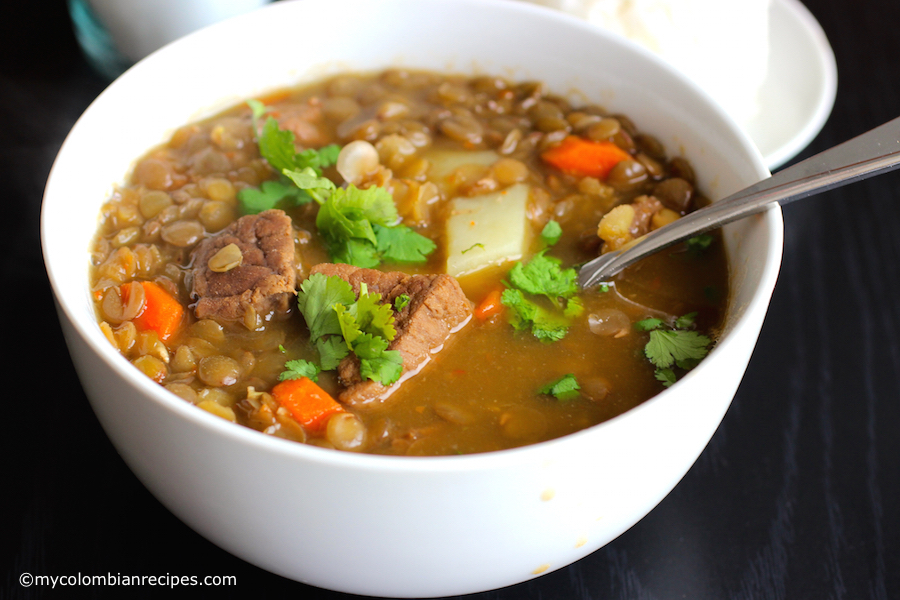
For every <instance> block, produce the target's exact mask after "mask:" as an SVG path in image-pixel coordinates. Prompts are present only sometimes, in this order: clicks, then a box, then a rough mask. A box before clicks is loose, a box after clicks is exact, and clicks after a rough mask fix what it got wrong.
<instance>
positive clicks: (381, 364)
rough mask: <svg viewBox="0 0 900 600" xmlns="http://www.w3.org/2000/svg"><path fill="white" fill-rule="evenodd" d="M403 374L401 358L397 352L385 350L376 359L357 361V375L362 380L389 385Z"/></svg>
mask: <svg viewBox="0 0 900 600" xmlns="http://www.w3.org/2000/svg"><path fill="white" fill-rule="evenodd" d="M402 373H403V356H402V355H401V354H400V352H399V351H398V350H385V351H384V352H382V353H381V356H379V357H377V358H363V359H360V361H359V374H360V376H361V377H362V378H363V379H371V380H373V381H378V382H380V383H381V384H383V385H390V384H391V383H394V382H395V381H397V380H398V379H400V375H401V374H402Z"/></svg>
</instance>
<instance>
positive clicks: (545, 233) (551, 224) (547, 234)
mask: <svg viewBox="0 0 900 600" xmlns="http://www.w3.org/2000/svg"><path fill="white" fill-rule="evenodd" d="M561 237H562V227H560V225H559V223H557V222H556V221H554V220H553V219H550V220H549V221H547V224H546V225H544V228H543V229H542V230H541V240H543V241H544V243H545V244H547V245H548V246H552V245H554V244H555V243H556V242H558V241H559V238H561Z"/></svg>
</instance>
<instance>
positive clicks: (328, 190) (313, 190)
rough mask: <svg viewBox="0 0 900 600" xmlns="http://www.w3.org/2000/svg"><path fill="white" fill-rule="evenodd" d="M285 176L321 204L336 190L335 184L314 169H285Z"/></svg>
mask: <svg viewBox="0 0 900 600" xmlns="http://www.w3.org/2000/svg"><path fill="white" fill-rule="evenodd" d="M283 173H284V176H285V177H287V178H288V179H290V180H291V181H292V182H293V183H294V185H295V186H296V187H297V188H299V189H300V190H302V191H303V192H304V193H306V194H307V195H308V196H309V197H311V198H312V199H314V200H315V201H316V202H318V203H319V204H322V203H323V202H325V201H326V200H327V199H328V197H329V196H330V195H331V194H332V192H334V190H335V189H336V187H335V185H334V182H333V181H331V180H330V179H328V178H327V177H322V176H321V175H319V174H318V173H316V171H315V169H313V168H312V167H305V168H303V169H299V170H298V169H284V171H283Z"/></svg>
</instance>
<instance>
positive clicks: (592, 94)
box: [42, 0, 782, 597]
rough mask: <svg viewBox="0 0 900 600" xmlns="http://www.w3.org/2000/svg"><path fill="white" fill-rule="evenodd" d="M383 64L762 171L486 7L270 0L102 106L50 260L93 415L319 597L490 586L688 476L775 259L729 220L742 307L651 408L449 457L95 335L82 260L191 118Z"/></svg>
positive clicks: (599, 534)
mask: <svg viewBox="0 0 900 600" xmlns="http://www.w3.org/2000/svg"><path fill="white" fill-rule="evenodd" d="M388 66H405V67H415V68H424V69H431V70H444V71H447V70H449V71H454V72H466V73H492V74H499V75H503V76H507V77H509V78H511V79H514V80H525V79H537V80H542V81H544V82H546V83H547V84H548V85H549V86H550V87H551V88H552V89H553V90H555V91H557V92H559V93H569V94H572V95H573V96H575V97H576V98H578V99H582V100H588V99H589V100H591V101H594V102H597V103H600V104H602V105H605V106H606V107H607V108H609V109H611V110H616V111H621V112H624V113H626V114H628V115H629V116H631V117H632V118H633V119H634V120H635V121H636V122H637V123H638V125H639V126H640V127H641V128H642V129H643V130H644V131H647V132H651V133H654V134H655V135H657V136H658V137H659V138H660V140H661V141H662V142H663V143H664V144H665V145H666V147H667V148H668V149H669V150H670V152H672V153H675V154H683V155H684V156H686V157H688V158H689V160H691V161H692V163H693V165H694V167H695V169H696V171H697V173H698V176H699V183H700V186H701V189H702V190H703V191H705V192H706V194H707V195H709V196H712V197H714V198H718V197H721V196H723V195H725V194H727V193H729V192H731V191H734V190H737V189H739V188H741V187H743V186H745V185H748V184H750V183H753V182H755V181H757V180H759V179H761V178H763V177H765V176H766V175H767V174H768V172H767V170H766V168H765V166H764V163H763V160H762V158H761V156H760V155H759V153H758V151H757V150H756V148H755V146H754V145H753V144H752V142H751V141H750V140H749V139H748V138H747V137H746V136H745V135H744V134H743V133H741V131H740V130H739V128H738V127H737V126H736V125H735V124H734V123H733V122H732V121H730V120H729V119H728V117H727V116H726V115H725V114H724V113H723V112H722V111H721V110H719V109H718V108H716V106H715V105H714V104H713V102H712V101H711V100H710V99H709V98H708V97H706V96H705V95H704V94H703V92H701V91H700V90H699V89H698V88H696V87H695V86H693V85H692V84H690V83H689V82H687V81H685V80H684V79H683V78H682V77H681V76H679V75H678V74H676V73H675V72H673V71H672V70H671V69H670V68H668V67H666V66H665V65H664V64H663V63H661V62H660V61H658V60H657V59H656V58H655V57H653V56H652V55H650V54H649V53H647V52H645V51H643V50H642V49H640V48H638V47H636V46H631V45H628V44H627V43H625V42H622V41H619V40H616V39H613V38H611V37H608V36H606V35H604V34H603V33H602V32H600V31H598V30H596V29H594V28H591V27H590V26H588V25H586V24H584V23H582V22H580V21H578V20H576V19H573V18H569V17H567V16H565V15H562V14H558V13H555V12H551V11H548V10H545V9H542V8H540V7H535V6H532V5H527V4H519V3H515V2H506V1H489V0H432V1H430V2H427V3H426V2H420V1H418V0H386V1H380V2H370V1H369V0H329V1H327V2H326V1H317V0H304V1H299V2H286V3H277V4H273V5H271V6H269V7H266V8H264V9H262V10H260V11H258V12H256V13H251V14H249V15H245V16H243V17H238V18H236V19H233V20H230V21H226V22H224V23H221V24H218V25H215V26H212V27H210V28H208V29H205V30H202V31H200V32H197V33H195V34H192V35H190V36H188V37H187V38H184V39H182V40H180V41H178V42H175V43H174V44H172V45H170V46H167V47H165V48H163V49H162V50H160V51H159V52H157V53H155V54H153V55H151V56H150V57H149V58H147V59H145V60H144V61H142V62H141V63H139V64H138V65H137V66H135V67H134V68H132V69H131V70H129V71H128V72H127V73H125V74H124V75H123V76H122V77H120V78H119V79H118V80H117V81H115V82H114V83H113V84H112V85H111V86H110V87H109V88H108V89H107V90H106V91H105V92H103V94H101V95H100V96H99V97H98V98H97V99H96V101H95V102H94V103H93V104H92V105H91V106H90V107H89V108H88V109H87V111H85V113H84V115H83V116H82V117H81V118H80V119H79V121H78V122H77V123H76V125H75V127H74V128H73V129H72V131H71V133H70V134H69V136H68V138H67V139H66V141H65V144H64V145H63V147H62V149H61V150H60V153H59V156H58V157H57V160H56V162H55V164H54V166H53V170H52V172H51V174H50V178H49V181H48V183H47V188H46V193H45V197H44V206H43V214H42V240H43V247H44V257H45V262H46V266H47V271H48V273H49V277H50V280H51V283H52V286H53V289H54V292H55V294H56V299H57V302H58V307H59V316H60V320H61V322H62V326H63V330H64V332H65V335H66V340H67V342H68V344H69V348H70V351H71V355H72V359H73V361H74V363H75V366H76V368H77V369H78V372H79V374H80V377H81V381H82V384H83V385H84V388H85V391H86V392H87V395H88V397H89V398H90V401H91V404H92V406H93V409H94V411H95V412H96V414H97V417H98V419H99V420H100V422H101V424H102V425H103V427H104V429H105V430H106V432H107V434H108V435H109V437H110V439H111V440H112V442H113V444H114V445H115V447H116V449H117V450H118V451H119V453H120V454H121V455H122V457H123V459H124V460H125V461H126V462H127V463H128V465H129V466H130V467H131V469H132V470H133V471H134V472H135V474H136V475H137V476H138V477H139V478H140V479H141V481H142V482H143V483H144V484H145V485H146V486H147V488H148V489H149V490H150V491H151V492H152V493H153V494H154V495H155V496H156V497H157V498H159V500H160V501H161V502H162V503H163V504H165V505H166V507H168V508H169V509H170V510H171V511H172V512H173V513H175V514H176V515H177V516H178V517H179V518H180V519H182V520H183V521H184V522H185V523H187V524H188V525H189V526H191V527H192V528H194V529H195V530H196V531H198V532H199V533H200V534H202V535H203V536H205V537H207V538H208V539H210V540H211V541H213V542H214V543H216V544H218V545H219V546H221V547H222V548H224V549H226V550H228V551H229V552H232V553H233V554H235V555H237V556H239V557H241V558H243V559H245V560H247V561H249V562H251V563H253V564H256V565H258V566H260V567H262V568H265V569H268V570H270V571H272V572H275V573H278V574H280V575H283V576H285V577H289V578H293V579H296V580H298V581H302V582H305V583H309V584H312V585H316V586H320V587H324V588H330V589H334V590H340V591H345V592H352V593H357V594H367V595H382V596H403V597H410V596H438V595H452V594H463V593H468V592H476V591H480V590H487V589H491V588H496V587H501V586H505V585H509V584H513V583H517V582H521V581H524V580H527V579H529V578H532V577H536V576H538V575H539V574H540V573H546V572H548V571H551V570H554V569H558V568H560V567H563V566H565V565H568V564H570V563H572V562H573V561H576V560H578V559H579V558H581V557H583V556H585V555H587V554H589V553H591V552H593V551H595V550H596V549H598V548H600V547H601V546H603V545H604V544H606V543H608V542H609V541H610V540H612V539H614V538H615V537H616V536H618V535H619V534H621V533H622V532H623V531H625V530H626V529H628V528H629V527H631V526H632V525H633V524H634V523H636V522H637V521H638V520H640V519H641V518H642V517H643V516H644V515H645V514H647V513H648V512H649V511H650V510H651V509H652V508H653V507H654V506H655V505H656V504H657V503H658V502H659V501H660V500H661V499H662V498H663V497H664V496H665V495H666V494H667V493H668V492H669V491H670V490H671V489H672V488H673V487H674V486H675V485H676V484H677V483H678V481H679V480H680V479H681V477H682V476H683V475H684V474H685V473H686V472H687V470H688V469H689V468H690V466H691V465H692V464H693V462H694V461H695V460H696V458H697V456H698V455H699V454H700V452H701V451H702V450H703V448H704V446H705V445H706V444H707V442H708V441H709V439H710V437H711V436H712V434H713V432H714V431H715V429H716V427H717V426H718V424H719V422H720V420H721V419H722V417H723V415H724V413H725V411H726V410H727V408H728V406H729V404H730V402H731V399H732V397H733V395H734V392H735V390H736V388H737V386H738V383H739V382H740V380H741V377H742V376H743V373H744V369H745V368H746V365H747V362H748V360H749V358H750V354H751V352H752V350H753V347H754V345H755V343H756V339H757V335H758V333H759V330H760V327H761V325H762V322H763V317H764V314H765V311H766V307H767V305H768V301H769V297H770V295H771V292H772V289H773V287H774V285H775V280H776V277H777V273H778V268H779V264H780V258H781V249H782V221H781V213H780V211H779V210H778V209H777V208H773V209H772V210H770V211H768V212H767V213H765V214H763V215H760V216H756V217H753V218H751V219H747V220H745V221H742V222H740V223H736V224H733V225H731V226H729V227H728V228H727V230H726V235H725V240H726V243H727V246H728V250H729V254H730V262H731V269H732V277H733V284H734V289H733V291H732V301H731V308H730V310H729V312H728V317H727V326H726V328H725V333H724V335H723V337H722V338H721V340H720V341H719V343H718V345H717V346H716V348H715V349H714V350H713V351H712V352H711V353H710V355H709V357H708V358H706V360H704V361H703V363H702V364H701V365H700V366H698V367H697V368H695V369H694V370H693V371H692V372H691V373H690V374H688V375H687V376H686V377H684V379H683V380H681V381H679V382H678V383H677V384H676V385H674V386H673V387H671V388H670V389H668V390H667V391H665V392H663V393H661V394H659V395H658V396H656V397H655V398H653V399H651V400H649V401H648V402H646V403H644V404H643V405H641V406H639V407H638V408H635V409H633V410H631V411H629V412H627V413H625V414H624V415H621V416H620V417H618V418H615V419H612V420H611V421H608V422H606V423H603V424H601V425H598V426H595V427H592V428H590V429H587V430H585V431H582V432H579V433H576V434H574V435H569V436H567V437H564V438H560V439H557V440H553V441H550V442H546V443H541V444H536V445H533V446H529V447H524V448H520V449H515V450H509V451H502V452H495V453H487V454H480V455H471V456H453V457H438V458H405V457H383V456H367V455H356V454H351V453H342V452H338V451H332V450H326V449H321V448H316V447H313V446H307V445H302V444H296V443H291V442H287V441H285V440H282V439H277V438H273V437H270V436H266V435H262V434H260V433H257V432H255V431H252V430H250V429H247V428H244V427H240V426H237V425H234V424H231V423H227V422H225V421H223V420H221V419H218V418H217V417H214V416H212V415H210V414H209V413H207V412H205V411H203V410H199V409H197V408H196V407H194V406H191V405H189V404H188V403H186V402H184V401H183V400H180V399H179V398H176V397H175V396H174V395H170V394H169V393H168V392H166V391H165V390H164V389H163V388H162V387H160V386H158V385H156V384H155V383H153V382H152V381H150V380H149V379H147V378H146V377H144V376H143V375H141V374H140V373H138V371H137V370H136V369H134V368H133V367H132V366H131V365H130V364H129V363H128V361H126V360H125V359H124V358H123V357H121V356H120V355H119V354H118V353H116V352H115V351H114V350H113V348H112V347H111V346H110V344H109V343H108V342H107V341H106V339H105V338H104V337H103V335H102V334H101V332H100V330H99V329H98V327H97V322H96V319H95V316H94V311H93V306H92V303H91V298H90V294H89V289H88V274H87V271H88V250H87V249H88V245H89V241H90V239H91V237H92V236H93V235H94V230H95V227H96V226H97V217H98V213H99V209H100V205H101V203H103V201H104V200H105V199H106V198H107V197H108V196H109V194H110V192H111V190H112V186H113V185H114V184H116V183H117V182H122V181H123V180H124V178H125V176H126V174H127V172H128V170H129V167H130V166H131V164H132V162H133V161H134V160H135V159H136V158H138V157H140V156H141V155H142V154H143V153H145V152H146V151H147V150H149V149H150V148H151V147H153V146H155V145H158V144H160V143H162V142H164V141H165V140H166V138H167V136H168V135H169V134H170V133H171V132H172V131H173V130H174V129H175V128H177V127H178V126H180V125H183V124H185V123H187V122H189V121H191V120H194V119H197V118H199V117H202V116H205V115H210V114H212V113H215V112H217V111H219V110H221V109H223V108H225V107H227V106H230V105H233V104H236V103H238V102H240V101H242V100H243V99H245V98H247V97H249V96H253V95H257V94H260V93H264V92H267V91H270V90H272V89H273V88H279V87H283V86H289V85H294V84H298V83H300V82H303V81H308V80H312V79H317V78H320V77H322V76H324V75H326V74H329V73H335V72H338V71H342V70H348V69H351V70H376V69H381V68H384V67H388Z"/></svg>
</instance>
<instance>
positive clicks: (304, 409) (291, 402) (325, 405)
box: [272, 377, 344, 433]
mask: <svg viewBox="0 0 900 600" xmlns="http://www.w3.org/2000/svg"><path fill="white" fill-rule="evenodd" d="M272 396H273V397H274V398H275V401H276V402H278V404H280V405H281V406H283V407H285V408H286V409H288V411H289V412H290V413H291V416H292V417H294V419H295V420H296V421H297V422H298V423H300V424H301V425H303V426H304V427H305V428H306V429H307V430H309V431H311V432H314V433H315V432H319V431H321V430H322V429H324V428H325V426H326V425H327V424H328V419H329V418H330V417H331V415H333V414H336V413H339V412H344V407H343V406H341V405H340V404H339V403H338V402H337V400H335V399H334V398H332V397H331V396H330V395H329V394H328V392H326V391H325V390H323V389H322V388H320V387H319V386H318V385H316V383H315V382H314V381H313V380H312V379H310V378H309V377H301V378H300V379H287V380H285V381H282V382H281V383H279V384H278V385H276V386H275V387H273V388H272Z"/></svg>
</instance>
